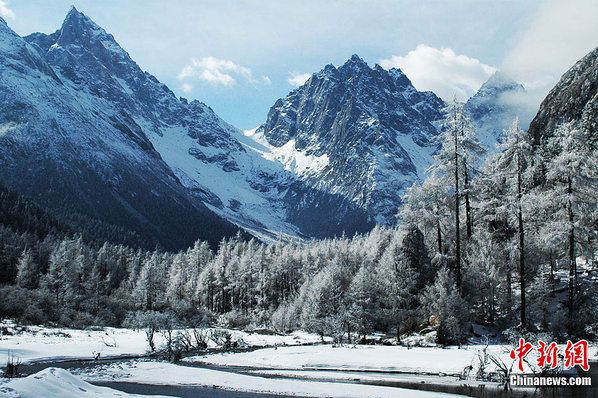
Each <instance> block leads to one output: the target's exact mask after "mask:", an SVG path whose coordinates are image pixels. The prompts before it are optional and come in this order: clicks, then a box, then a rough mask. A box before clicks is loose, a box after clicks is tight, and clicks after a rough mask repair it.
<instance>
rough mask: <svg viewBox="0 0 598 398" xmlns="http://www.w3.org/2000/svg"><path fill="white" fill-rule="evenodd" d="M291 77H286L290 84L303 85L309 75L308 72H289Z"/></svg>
mask: <svg viewBox="0 0 598 398" xmlns="http://www.w3.org/2000/svg"><path fill="white" fill-rule="evenodd" d="M289 73H290V74H291V77H289V78H287V81H288V82H289V84H290V85H292V86H296V87H299V86H301V85H303V83H305V82H306V81H307V80H308V79H309V78H310V77H311V74H310V73H298V72H289Z"/></svg>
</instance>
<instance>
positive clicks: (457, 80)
mask: <svg viewBox="0 0 598 398" xmlns="http://www.w3.org/2000/svg"><path fill="white" fill-rule="evenodd" d="M379 63H380V66H382V67H383V68H386V69H390V68H400V69H401V70H402V71H403V73H405V74H406V75H407V77H408V78H409V79H410V80H411V82H412V83H413V85H414V86H415V87H416V88H417V89H418V90H431V91H433V92H434V93H436V94H437V95H438V96H440V97H441V98H443V99H444V100H448V99H450V98H452V96H453V95H456V96H457V99H458V100H460V101H465V100H467V99H468V98H469V97H471V96H472V95H473V94H475V92H476V91H477V90H478V89H479V88H480V86H481V85H482V84H483V83H484V82H485V81H486V80H488V78H489V77H490V76H491V75H492V74H493V73H494V72H495V71H496V68H494V67H492V66H490V65H486V64H483V63H481V62H480V61H479V60H478V59H475V58H470V57H468V56H466V55H460V54H456V53H455V52H454V51H453V50H452V49H450V48H442V49H437V48H434V47H430V46H426V45H423V44H420V45H419V46H417V47H416V49H415V50H412V51H409V53H407V55H406V56H400V55H393V56H392V57H391V58H390V59H383V60H380V62H379Z"/></svg>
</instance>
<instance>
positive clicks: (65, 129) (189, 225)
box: [0, 8, 241, 249]
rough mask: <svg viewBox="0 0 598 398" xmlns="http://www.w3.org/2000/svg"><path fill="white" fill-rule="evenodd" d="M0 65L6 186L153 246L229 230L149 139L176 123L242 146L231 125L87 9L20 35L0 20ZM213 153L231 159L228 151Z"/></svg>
mask: <svg viewBox="0 0 598 398" xmlns="http://www.w3.org/2000/svg"><path fill="white" fill-rule="evenodd" d="M0 64H1V68H0V126H1V127H0V132H1V133H0V153H1V154H2V155H1V156H0V179H1V181H2V182H3V183H4V184H5V185H7V186H9V187H11V188H13V189H16V190H18V191H20V192H22V193H24V194H26V195H27V196H29V197H32V198H34V199H35V200H36V201H37V202H39V203H40V204H42V205H44V206H48V207H51V208H54V209H57V210H59V211H62V212H73V213H78V214H82V215H85V216H86V217H93V218H95V219H99V220H102V221H105V222H108V223H110V224H113V225H117V226H121V227H125V228H127V229H129V230H132V231H135V232H136V233H138V234H139V235H141V236H142V237H143V238H144V239H145V241H146V242H147V243H146V246H149V247H153V246H154V245H156V244H160V245H162V246H163V247H164V248H167V249H176V248H181V247H185V246H187V245H189V244H191V243H192V242H193V241H194V240H195V239H198V238H201V239H205V240H208V241H210V242H212V243H213V244H217V242H218V241H219V240H220V239H221V238H222V237H223V236H227V235H232V234H234V233H236V231H237V228H236V227H235V226H234V225H232V224H230V223H229V222H227V221H225V220H223V219H221V218H220V217H218V216H216V215H215V214H214V213H213V212H212V211H210V210H209V209H208V208H206V206H204V204H202V202H201V201H199V200H197V199H196V198H194V197H193V196H192V195H190V194H189V191H188V190H187V189H186V188H185V187H184V186H183V185H181V183H180V181H179V179H178V178H177V176H176V175H175V174H174V173H173V171H172V169H171V168H170V167H169V165H168V164H167V163H165V161H164V160H163V157H162V156H161V154H160V153H158V152H157V151H156V149H155V147H156V146H157V144H158V143H159V139H157V138H155V137H163V136H164V134H165V133H170V134H172V135H175V134H177V133H179V130H180V131H181V134H182V132H183V131H184V133H185V134H189V135H195V137H196V138H195V139H196V140H197V141H201V140H210V143H211V144H213V145H214V146H217V145H220V146H222V145H229V146H233V145H236V146H237V147H238V148H239V149H240V148H241V146H240V144H238V142H237V141H235V140H233V139H230V137H229V135H228V129H229V127H228V126H227V125H226V124H224V123H223V122H221V121H220V120H219V119H218V118H217V117H216V116H215V115H214V113H213V112H212V111H211V110H210V109H209V108H208V107H207V106H205V105H203V104H200V103H191V104H187V103H186V101H183V100H179V99H177V98H176V97H175V96H174V94H173V93H172V92H171V91H170V90H169V89H168V88H167V87H166V86H164V85H163V84H161V83H159V82H158V81H157V80H156V79H155V78H154V77H153V76H151V75H149V74H147V73H145V72H143V71H141V70H140V69H139V67H138V66H137V65H136V64H135V63H134V62H133V61H132V60H131V58H130V57H129V55H128V54H127V53H126V52H125V51H124V50H123V49H122V48H120V46H118V44H117V43H116V41H115V40H114V38H113V37H112V36H111V35H109V34H107V33H106V32H105V31H104V30H103V29H101V28H100V27H98V26H97V25H96V24H95V23H93V22H92V21H91V20H90V19H89V18H87V17H86V16H85V15H83V14H81V13H79V12H78V11H77V10H76V9H75V8H72V9H71V11H70V12H69V13H68V15H67V17H66V19H65V21H64V23H63V25H62V27H61V28H60V29H59V30H58V31H56V32H55V33H53V34H51V35H44V34H40V33H37V34H34V35H31V36H28V37H27V38H26V39H24V38H21V37H20V36H18V35H17V34H16V33H15V32H13V31H12V30H11V29H10V28H9V27H8V26H7V24H6V23H5V21H4V20H0ZM177 129H178V130H177ZM171 130H173V131H171ZM208 130H209V132H210V134H209V135H207V137H206V134H205V133H206V131H208ZM202 155H203V154H200V153H198V154H197V156H198V157H200V156H202ZM214 161H215V162H219V164H222V167H230V168H234V167H236V166H235V165H234V163H233V161H232V160H231V159H228V158H226V157H218V159H217V160H214Z"/></svg>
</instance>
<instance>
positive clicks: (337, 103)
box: [252, 55, 443, 224]
mask: <svg viewBox="0 0 598 398" xmlns="http://www.w3.org/2000/svg"><path fill="white" fill-rule="evenodd" d="M442 107H443V102H442V100H441V99H440V98H438V97H437V96H436V95H435V94H433V93H432V92H420V91H417V90H416V89H415V88H414V87H413V85H412V84H411V82H410V81H409V79H408V78H407V76H405V74H403V72H401V71H400V70H399V69H391V70H389V71H387V70H385V69H383V68H382V67H380V66H379V65H376V66H375V67H374V68H371V67H369V66H368V65H367V64H366V63H365V61H364V60H363V59H361V58H360V57H358V56H357V55H353V56H352V57H351V59H349V60H348V61H347V62H346V63H345V64H344V65H342V66H340V67H338V68H336V67H334V66H333V65H327V66H326V67H325V68H324V69H323V70H321V71H320V72H319V73H316V74H313V75H312V76H311V77H310V78H309V80H308V81H307V82H306V83H305V84H304V85H303V86H301V87H299V88H297V89H296V90H294V91H292V92H291V93H290V94H289V95H288V96H287V97H285V98H283V99H280V100H278V101H277V102H276V103H275V104H274V106H273V107H272V108H271V109H270V112H269V113H268V119H267V121H266V123H265V124H264V125H263V126H261V127H260V128H259V129H258V130H257V131H255V132H254V133H253V134H252V137H253V138H254V139H255V140H256V141H258V142H260V143H262V144H263V145H264V146H265V147H268V149H269V156H272V157H273V158H275V159H278V160H279V161H280V162H281V163H283V165H284V166H285V168H286V169H287V170H290V171H292V172H293V173H294V174H295V175H296V176H297V178H298V179H299V180H300V181H302V182H304V183H305V184H306V185H307V186H309V187H312V188H315V189H317V190H318V191H320V192H326V193H329V194H332V195H335V196H337V197H338V198H339V199H342V200H344V201H347V203H352V204H353V205H356V206H357V207H358V208H360V209H362V210H363V211H365V212H366V213H367V215H368V217H369V219H370V221H375V222H378V223H382V224H391V223H393V222H394V221H395V215H396V214H397V211H398V208H399V206H400V203H401V194H402V192H403V191H404V189H405V188H407V187H409V186H411V185H412V184H413V183H414V182H415V181H418V180H419V179H420V178H422V177H423V176H424V171H425V169H426V167H427V166H428V165H429V163H430V161H431V154H432V152H433V151H434V149H435V147H434V145H433V143H432V138H433V137H434V136H435V135H436V134H437V133H438V130H437V128H438V127H437V126H436V125H435V124H434V122H435V121H438V120H440V119H441V118H442V115H441V113H440V110H441V109H442Z"/></svg>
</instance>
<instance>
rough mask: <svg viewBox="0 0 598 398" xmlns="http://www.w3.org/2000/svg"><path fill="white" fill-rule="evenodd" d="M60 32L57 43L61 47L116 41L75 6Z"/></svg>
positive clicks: (72, 7)
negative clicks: (100, 41) (99, 41)
mask: <svg viewBox="0 0 598 398" xmlns="http://www.w3.org/2000/svg"><path fill="white" fill-rule="evenodd" d="M58 32H59V33H58V40H57V43H58V44H59V45H61V46H65V45H69V44H81V45H90V44H92V43H93V42H95V41H98V40H110V41H114V38H113V37H112V35H109V34H108V33H106V31H105V30H104V29H102V28H101V27H99V26H98V25H97V24H96V23H95V22H94V21H93V20H92V19H91V18H89V17H88V16H87V15H85V14H83V13H82V12H80V11H78V10H77V9H76V8H75V6H71V9H70V10H69V12H68V14H67V15H66V18H65V19H64V22H63V23H62V26H61V27H60V29H59V31H58Z"/></svg>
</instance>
